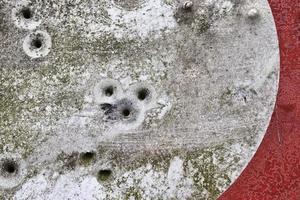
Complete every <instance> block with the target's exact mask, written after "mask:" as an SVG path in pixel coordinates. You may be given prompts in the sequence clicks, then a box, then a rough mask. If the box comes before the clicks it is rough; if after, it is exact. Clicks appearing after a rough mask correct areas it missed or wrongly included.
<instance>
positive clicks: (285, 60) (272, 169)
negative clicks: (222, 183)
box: [218, 0, 300, 200]
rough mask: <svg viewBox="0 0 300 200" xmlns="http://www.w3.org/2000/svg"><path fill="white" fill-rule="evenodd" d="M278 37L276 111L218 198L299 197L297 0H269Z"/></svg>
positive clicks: (299, 26)
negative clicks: (240, 170)
mask: <svg viewBox="0 0 300 200" xmlns="http://www.w3.org/2000/svg"><path fill="white" fill-rule="evenodd" d="M269 3H270V6H271V8H272V12H273V15H274V18H275V23H276V27H277V31H278V36H279V44H280V59H281V64H280V81H279V92H278V97H277V103H276V106H275V111H274V113H273V115H272V119H271V122H270V125H269V128H268V130H267V133H266V135H265V137H264V139H263V141H262V144H261V145H260V147H259V149H258V150H257V152H256V154H255V156H254V158H253V159H252V160H251V162H250V163H249V165H248V166H247V167H246V169H245V170H244V171H243V173H242V174H241V175H240V177H239V178H238V179H237V180H236V181H235V182H234V183H233V185H232V186H231V187H230V188H229V189H228V190H227V191H225V192H224V193H223V194H222V195H221V197H220V198H219V199H218V200H269V199H270V200H300V0H269Z"/></svg>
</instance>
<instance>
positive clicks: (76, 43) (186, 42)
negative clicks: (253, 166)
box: [0, 0, 278, 199]
mask: <svg viewBox="0 0 300 200" xmlns="http://www.w3.org/2000/svg"><path fill="white" fill-rule="evenodd" d="M0 2H1V4H0V6H1V7H0V8H1V10H0V15H1V21H0V27H1V29H0V30H1V31H0V34H1V35H0V36H1V37H0V41H1V44H0V45H1V48H0V59H1V62H0V64H1V68H0V70H1V73H0V74H1V79H0V81H1V82H0V83H1V90H0V92H1V93H0V94H1V101H0V109H1V121H0V128H1V129H0V131H1V134H0V140H1V143H0V147H1V148H0V153H1V155H2V156H5V157H9V155H14V157H16V158H18V157H21V159H19V161H18V160H17V161H16V166H15V167H16V169H17V170H14V171H13V173H12V174H10V176H3V177H2V178H5V180H6V181H7V182H8V183H10V184H13V186H10V187H9V189H8V190H1V191H0V195H2V196H4V197H5V198H9V197H13V196H14V197H15V198H16V199H28V198H29V199H38V198H42V199H57V198H62V199H67V198H72V199H82V198H83V197H86V198H87V199H159V198H162V199H172V198H175V199H190V198H192V199H215V198H216V197H218V196H219V194H220V193H221V192H223V191H224V190H225V189H226V188H227V187H228V186H229V185H230V183H231V182H232V181H234V180H235V178H236V177H237V176H238V175H239V173H240V172H241V170H242V169H243V167H244V166H245V165H246V163H247V162H248V161H249V159H250V158H251V156H252V154H253V153H254V152H255V150H256V148H257V145H258V144H259V142H260V140H261V138H262V136H263V134H264V132H265V129H266V127H267V124H268V122H269V119H270V116H271V113H272V111H273V106H274V100H275V95H276V93H277V78H278V44H277V37H276V31H275V26H274V22H273V18H272V15H271V12H270V9H269V7H268V4H267V2H266V1H263V2H261V1H246V0H243V1H226V0H214V1H210V0H207V1H201V2H200V1H194V5H193V7H192V8H191V10H183V9H182V3H183V2H180V1H175V0H174V1H172V0H165V1H164V0H150V1H142V0H139V1H126V2H125V1H122V0H118V1H117V0H116V1H108V0H107V1H104V0H103V1H80V0H74V1H72V0H69V1H64V2H62V1H45V2H40V1H32V3H30V4H28V5H27V4H26V2H25V1H0ZM24 6H25V7H29V8H30V9H31V10H32V11H33V13H31V14H32V16H30V19H28V20H25V19H23V18H22V15H24V16H25V15H26V10H25V11H24V10H23V8H24ZM20 12H21V13H22V12H25V14H24V13H23V14H20ZM27 15H28V13H27ZM2 16H3V17H2ZM40 43H41V44H40ZM142 88H146V93H147V95H148V96H147V97H145V99H143V100H140V99H139V98H138V96H139V95H137V94H138V91H140V90H141V89H142ZM111 90H112V91H113V92H112V93H111ZM144 94H145V93H144ZM142 96H143V95H142ZM127 115H128V116H127ZM85 152H91V153H90V154H89V155H90V156H88V155H85V154H84V153H85ZM21 162H24V163H26V165H25V164H24V165H21V164H18V163H21ZM3 163H4V164H3ZM0 164H1V166H2V168H3V169H7V166H6V164H5V162H4V161H3V162H1V163H0ZM3 166H4V167H3ZM10 170H11V169H10ZM99 170H100V171H99ZM101 170H104V171H101ZM109 170H111V171H109ZM2 171H3V170H2ZM23 172H26V175H25V176H24V175H23V174H24V173H23ZM0 175H1V174H0ZM16 177H17V178H18V180H19V182H15V181H14V180H15V179H16ZM2 189H6V187H5V188H4V187H2Z"/></svg>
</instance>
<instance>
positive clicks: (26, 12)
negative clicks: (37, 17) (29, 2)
mask: <svg viewBox="0 0 300 200" xmlns="http://www.w3.org/2000/svg"><path fill="white" fill-rule="evenodd" d="M21 13H22V15H23V17H24V18H25V19H30V18H31V17H32V14H31V10H30V9H29V8H24V9H22V11H21Z"/></svg>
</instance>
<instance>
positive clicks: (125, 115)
mask: <svg viewBox="0 0 300 200" xmlns="http://www.w3.org/2000/svg"><path fill="white" fill-rule="evenodd" d="M130 113H131V111H130V109H129V108H124V109H123V110H122V115H123V116H124V117H128V116H129V115H130Z"/></svg>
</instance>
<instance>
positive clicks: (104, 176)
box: [98, 169, 112, 181]
mask: <svg viewBox="0 0 300 200" xmlns="http://www.w3.org/2000/svg"><path fill="white" fill-rule="evenodd" d="M111 174H112V171H111V170H110V169H102V170H100V171H99V172H98V180H100V181H107V180H108V179H109V178H110V176H111Z"/></svg>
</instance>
